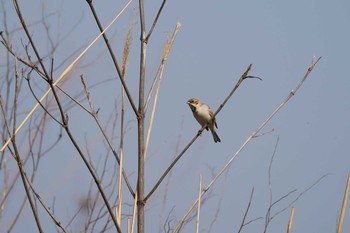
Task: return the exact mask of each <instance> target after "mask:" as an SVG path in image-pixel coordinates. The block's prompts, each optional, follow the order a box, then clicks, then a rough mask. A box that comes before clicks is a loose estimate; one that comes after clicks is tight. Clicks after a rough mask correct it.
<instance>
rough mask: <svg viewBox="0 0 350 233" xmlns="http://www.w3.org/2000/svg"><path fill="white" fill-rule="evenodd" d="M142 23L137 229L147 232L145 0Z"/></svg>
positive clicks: (140, 2)
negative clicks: (145, 193) (145, 189)
mask: <svg viewBox="0 0 350 233" xmlns="http://www.w3.org/2000/svg"><path fill="white" fill-rule="evenodd" d="M139 9H140V25H141V38H140V40H141V51H140V84H139V108H138V117H137V123H138V177H137V193H138V195H137V196H138V199H137V229H138V233H144V232H145V215H144V214H145V201H144V192H145V191H144V188H145V183H144V181H145V180H144V178H145V170H144V168H145V157H144V152H145V140H144V137H145V132H144V131H145V118H144V116H145V113H144V91H145V69H146V46H147V42H146V31H145V17H144V7H143V0H139Z"/></svg>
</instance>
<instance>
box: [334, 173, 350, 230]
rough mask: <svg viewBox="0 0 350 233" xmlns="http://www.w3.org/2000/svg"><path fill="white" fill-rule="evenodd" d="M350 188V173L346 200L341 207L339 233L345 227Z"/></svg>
mask: <svg viewBox="0 0 350 233" xmlns="http://www.w3.org/2000/svg"><path fill="white" fill-rule="evenodd" d="M349 188H350V172H349V174H348V180H347V182H346V187H345V192H344V198H343V204H342V207H341V212H340V218H339V223H338V227H337V233H341V230H342V227H343V221H344V216H345V210H346V206H347V202H348V196H349Z"/></svg>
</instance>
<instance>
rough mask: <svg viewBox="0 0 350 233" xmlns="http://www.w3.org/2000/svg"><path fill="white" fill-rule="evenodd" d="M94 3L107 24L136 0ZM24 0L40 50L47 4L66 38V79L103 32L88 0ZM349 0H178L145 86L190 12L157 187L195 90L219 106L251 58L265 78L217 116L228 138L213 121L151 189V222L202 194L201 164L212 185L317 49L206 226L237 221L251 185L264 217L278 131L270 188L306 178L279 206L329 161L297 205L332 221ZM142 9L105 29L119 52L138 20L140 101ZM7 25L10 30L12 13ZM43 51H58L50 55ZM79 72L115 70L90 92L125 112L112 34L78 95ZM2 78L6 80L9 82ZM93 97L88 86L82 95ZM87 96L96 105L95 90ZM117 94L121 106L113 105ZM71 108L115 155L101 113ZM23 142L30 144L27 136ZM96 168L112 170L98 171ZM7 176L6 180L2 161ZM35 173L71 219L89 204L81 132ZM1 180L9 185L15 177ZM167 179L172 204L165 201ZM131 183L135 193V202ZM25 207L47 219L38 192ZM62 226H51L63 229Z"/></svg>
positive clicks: (157, 145)
mask: <svg viewBox="0 0 350 233" xmlns="http://www.w3.org/2000/svg"><path fill="white" fill-rule="evenodd" d="M4 2H5V3H4V4H3V6H4V8H3V9H2V10H1V19H3V16H4V9H6V10H5V11H6V12H7V17H8V18H7V20H8V22H7V23H8V27H9V29H10V30H11V31H12V30H15V29H18V27H19V20H18V19H17V17H16V16H15V13H14V9H13V6H12V3H10V1H4ZM93 3H94V5H95V8H96V11H97V13H98V14H99V16H100V17H101V21H102V24H103V25H104V26H105V25H107V24H108V23H109V22H110V21H111V20H112V19H113V18H114V17H115V15H117V14H118V12H119V11H120V10H121V8H122V7H123V6H124V4H125V1H111V0H109V1H107V0H106V1H93ZM160 4H161V1H145V7H146V27H147V29H149V28H150V26H151V23H152V20H153V18H154V16H155V14H156V12H157V10H158V7H159V5H160ZM20 5H21V7H22V11H23V14H24V17H25V18H26V19H27V23H28V25H31V24H32V26H31V27H30V32H31V33H32V35H33V38H34V40H35V41H36V42H37V43H38V48H39V50H40V51H41V53H42V54H45V53H46V52H47V50H48V48H49V46H50V43H49V39H50V38H47V36H46V34H45V33H44V32H45V29H44V27H43V26H42V25H40V24H37V23H36V22H37V21H38V20H40V19H41V17H42V15H43V14H44V15H50V16H49V17H48V22H50V23H49V31H50V33H52V35H53V40H56V36H57V34H59V35H60V38H61V39H63V40H62V42H61V44H60V46H59V47H58V48H57V50H56V52H55V54H54V58H55V64H56V67H57V69H56V71H55V77H56V78H57V77H58V75H59V74H60V73H61V72H62V71H63V70H64V69H65V68H66V67H67V65H68V64H69V62H71V61H72V60H73V58H74V57H76V56H77V54H78V53H77V52H78V51H82V49H83V48H84V47H85V46H86V45H87V44H88V43H90V42H91V41H92V40H93V39H94V38H95V37H96V36H97V35H98V28H97V26H96V24H95V22H94V21H93V17H92V14H91V12H90V10H89V7H88V5H87V4H86V1H83V0H81V1H55V3H52V2H51V1H30V3H28V2H27V1H20ZM349 12H350V2H349V1H346V0H335V1H325V0H317V1H316V0H310V1H301V0H296V1H277V0H267V1H258V0H249V1H233V0H219V1H214V0H201V1H198V0H194V1H186V0H177V1H167V3H166V4H165V7H164V10H163V12H162V14H161V16H160V18H159V21H158V24H157V26H156V28H155V30H154V32H153V34H152V37H151V38H150V41H149V43H148V47H147V49H148V50H147V51H148V52H147V68H146V78H147V81H146V87H147V88H149V87H150V85H151V83H152V80H153V78H154V76H155V73H156V71H157V69H158V66H159V64H160V62H161V58H162V54H163V50H164V46H165V43H166V41H167V39H168V38H169V36H170V35H171V33H172V31H173V29H174V28H175V25H176V23H177V22H180V23H181V29H180V31H179V32H178V35H177V37H176V40H175V43H174V45H173V47H172V50H171V53H170V56H169V59H168V61H167V63H166V67H165V70H164V76H163V80H162V83H161V88H160V93H159V100H158V104H157V110H156V115H155V125H154V128H153V130H152V136H151V139H150V146H149V150H148V159H147V164H146V185H145V186H146V192H148V191H149V190H150V189H151V188H152V186H153V185H154V183H155V182H156V180H157V179H158V178H159V177H160V175H161V174H162V172H163V171H164V170H165V169H166V167H167V166H168V164H170V163H171V161H172V158H173V156H174V155H176V154H177V153H178V152H177V151H179V150H182V148H184V146H186V145H187V144H188V142H189V141H190V140H191V139H192V137H193V136H194V135H195V134H196V133H197V130H198V129H199V124H198V123H197V122H196V121H195V119H194V118H193V116H192V113H191V111H190V109H189V107H188V106H187V104H186V101H187V100H188V99H190V98H192V97H196V98H199V99H201V100H202V101H203V102H205V103H207V104H208V105H209V106H210V107H211V108H212V109H213V110H214V111H215V110H216V109H217V108H218V107H219V105H220V104H221V103H222V101H223V100H224V99H225V98H226V96H227V95H228V93H229V92H230V91H231V90H232V88H233V87H234V85H235V83H236V82H237V80H238V79H239V77H240V75H241V74H242V73H243V72H244V71H245V70H246V68H247V67H248V65H249V64H253V68H252V70H251V71H250V73H249V74H250V75H255V76H259V77H261V78H262V79H263V80H262V81H260V80H257V79H251V80H246V81H244V83H243V84H242V85H241V86H240V87H239V89H238V91H237V92H236V93H235V94H234V95H233V97H232V98H231V99H230V100H229V102H228V103H227V105H226V106H225V107H224V109H223V110H222V111H221V112H220V113H219V114H218V115H217V123H218V126H219V128H218V130H217V132H218V134H219V136H220V138H221V140H222V143H217V144H215V143H214V142H213V140H212V137H211V135H210V133H208V132H206V131H205V132H203V134H202V136H201V137H200V138H198V140H197V141H196V142H195V143H194V145H193V146H192V147H191V148H190V149H189V150H188V151H187V153H186V154H185V155H184V157H183V158H182V159H181V160H180V161H179V162H178V164H177V165H176V166H175V167H174V169H173V171H172V174H171V179H170V180H169V182H168V180H167V179H166V180H165V183H168V185H165V183H164V184H163V185H161V186H160V188H159V189H158V190H157V191H156V192H155V194H154V195H153V196H152V197H151V198H150V199H149V201H148V202H147V206H146V207H147V208H146V209H147V211H146V232H158V231H159V229H161V230H163V225H162V224H164V223H163V222H162V223H160V221H161V220H160V219H162V220H163V221H164V220H165V218H166V217H167V216H168V215H169V219H171V220H172V221H171V225H172V224H176V223H177V221H178V220H179V219H181V218H182V216H183V215H184V214H185V212H186V211H187V209H188V208H189V206H190V205H191V204H192V203H193V201H194V200H195V199H196V197H197V191H198V180H199V175H200V174H202V176H203V185H206V184H208V182H209V181H210V180H211V178H212V176H213V174H216V173H217V172H218V171H220V169H221V168H222V167H223V166H224V165H225V164H226V162H227V161H228V160H229V159H230V158H231V157H232V156H233V154H234V153H235V152H236V150H237V149H238V148H239V146H240V145H241V144H242V143H243V142H244V141H245V140H246V139H247V138H248V137H249V135H250V134H251V133H252V132H253V131H254V130H255V129H256V128H257V127H258V126H259V125H260V124H261V123H262V122H263V121H264V120H265V119H266V118H267V116H269V115H270V113H271V112H272V111H273V110H274V109H275V108H276V107H277V106H278V105H279V104H280V103H281V102H282V101H283V99H284V98H285V97H286V96H287V95H288V94H289V93H290V91H291V90H292V89H293V88H295V86H296V85H297V84H298V82H299V81H300V80H301V79H302V77H303V75H304V74H305V72H306V70H307V68H308V66H309V65H310V63H311V60H312V57H313V56H322V59H321V60H320V61H319V63H318V64H317V65H316V67H315V69H314V70H313V71H312V73H311V74H310V76H309V78H308V80H307V81H306V82H305V83H304V85H303V86H302V87H301V89H300V90H299V92H298V93H297V94H296V95H295V96H294V97H293V98H292V99H291V100H290V101H289V102H288V103H287V104H286V105H285V106H284V107H283V108H282V110H281V111H280V112H279V113H278V114H277V115H276V116H275V118H273V119H272V121H270V122H269V123H268V124H267V126H266V127H265V128H264V129H263V130H262V133H266V132H270V131H271V130H272V129H273V132H270V133H267V134H265V135H263V136H260V137H257V138H255V139H253V140H252V141H251V142H250V143H249V144H248V145H247V147H245V149H244V150H243V151H242V152H241V153H240V154H239V156H238V157H237V158H236V159H235V160H234V162H233V163H232V166H231V167H230V168H229V170H228V171H227V172H226V173H225V174H224V175H223V176H222V177H221V178H220V179H219V180H218V182H217V183H216V184H215V185H214V186H213V188H212V190H211V191H210V192H209V194H208V196H207V197H208V198H207V199H206V201H205V202H204V203H203V205H202V211H201V221H200V232H237V231H238V228H239V226H240V224H241V221H242V218H243V215H244V212H245V209H246V206H247V203H248V200H249V196H250V192H251V190H252V188H253V187H254V196H253V201H252V204H251V209H250V211H249V213H248V215H247V221H249V220H252V219H255V218H259V217H263V218H265V215H266V211H267V210H268V206H269V200H270V199H269V198H270V196H269V183H268V177H269V174H268V171H269V164H270V160H271V156H272V154H273V152H274V149H275V145H276V142H277V140H278V138H279V142H278V145H277V149H276V153H275V157H274V160H273V164H272V169H271V181H272V183H271V184H272V198H273V200H272V201H277V200H278V199H279V198H281V197H283V196H284V195H286V194H287V193H289V192H290V191H293V190H296V191H295V192H293V193H292V194H291V195H289V196H288V197H287V198H285V199H283V200H282V201H280V202H278V204H277V205H276V206H274V208H273V209H272V215H273V214H274V213H277V212H278V211H279V210H281V209H284V208H285V207H288V206H289V204H290V203H291V202H292V201H293V200H294V199H295V198H297V197H298V195H299V194H301V193H303V191H305V190H306V189H308V188H309V187H310V186H311V185H312V184H313V183H314V182H316V181H317V180H318V179H319V178H320V177H322V176H324V175H325V174H329V175H328V176H326V177H325V178H323V179H322V180H321V181H320V182H319V183H318V184H317V185H316V186H314V187H313V188H312V189H310V190H308V191H307V192H305V193H303V195H302V196H301V197H300V198H299V199H298V200H297V202H295V203H294V204H293V205H292V206H293V207H295V215H294V221H293V232H318V233H323V232H324V233H326V232H334V231H335V229H336V222H337V219H338V216H339V213H340V208H341V203H342V198H343V193H344V189H345V184H346V179H347V175H348V172H349V170H350V143H349V142H350V141H349V139H348V136H349V135H350V123H349V119H350V101H349V100H350V75H349V71H348V65H349V64H350V63H349V61H350V60H349V54H350V46H349V41H350V30H348V28H349V25H350V14H349ZM137 14H138V9H137V2H136V1H135V2H133V3H132V4H131V5H130V7H129V8H128V9H127V11H126V12H125V13H124V14H123V15H122V16H121V18H120V20H118V21H117V22H116V23H115V24H114V25H113V26H112V28H111V29H110V30H109V32H108V36H109V38H110V41H111V43H112V45H113V48H114V49H115V51H116V54H117V57H118V59H119V60H120V61H121V54H122V49H123V45H124V38H125V35H126V33H127V31H128V29H129V26H130V25H131V24H132V21H133V19H136V23H135V26H134V32H133V35H132V44H131V54H130V59H129V62H128V70H127V74H126V77H125V79H126V83H127V84H128V86H129V89H130V91H131V93H132V96H133V97H134V99H135V101H136V100H137V94H138V74H139V70H138V69H139V48H140V45H139V37H140V32H139V28H140V24H139V18H138V15H137ZM135 15H136V17H135ZM72 28H74V30H73V31H72ZM0 30H4V29H3V20H1V26H0ZM21 40H22V41H24V43H26V41H27V39H26V38H25V37H24V35H23V34H20V33H15V35H14V37H13V38H12V44H13V47H14V48H15V50H16V51H22V52H21V54H24V53H23V48H22V45H21ZM4 53H5V50H4V48H3V47H1V48H0V63H1V65H3V64H5V56H4ZM33 57H34V55H33ZM67 58H68V60H67ZM46 63H47V64H49V62H48V60H46ZM61 64H62V65H61ZM2 74H3V72H1V75H2ZM80 74H83V75H84V77H85V81H86V83H87V84H88V85H89V86H92V85H94V84H96V83H100V82H102V81H104V83H103V84H100V85H97V86H95V87H91V89H90V92H91V97H92V99H93V101H94V106H95V108H96V109H100V110H99V116H100V118H101V121H102V122H103V125H107V123H108V120H109V118H110V115H111V114H115V111H116V112H118V114H119V113H120V101H121V92H120V82H119V80H118V79H117V76H116V73H115V70H114V68H113V66H112V63H111V59H110V57H109V55H108V53H107V50H106V47H105V45H104V43H103V41H102V40H101V41H99V42H98V43H97V44H96V45H95V46H94V47H93V48H92V49H91V51H89V52H88V53H87V54H86V56H84V57H83V59H82V61H81V62H80V63H79V64H78V66H77V67H76V69H75V70H74V72H72V73H71V74H70V75H69V77H68V80H69V81H67V82H66V83H65V84H64V85H63V84H62V86H63V87H64V88H65V90H67V91H69V92H70V93H71V94H72V95H75V94H78V93H80V92H81V91H82V90H83V89H82V86H81V84H80V81H79V75H80ZM1 82H2V81H1ZM40 83H41V82H39V81H37V86H36V88H37V90H38V91H39V90H40V89H45V88H46V86H45V85H43V84H40ZM24 84H25V83H24ZM24 84H23V88H24V90H25V91H24V92H26V93H27V95H25V94H23V96H21V98H22V99H21V109H20V111H21V112H25V111H28V109H30V108H31V107H32V106H33V105H34V103H35V100H34V99H33V97H32V96H31V95H29V94H28V87H27V85H24ZM2 88H3V87H2ZM3 91H4V89H1V92H2V93H1V94H2V95H3ZM147 92H148V91H147ZM39 93H40V92H39ZM83 97H84V96H82V98H80V99H81V100H83V99H84V98H83ZM136 102H137V101H136ZM65 103H66V105H65V106H69V103H68V99H66V102H65ZM83 103H84V104H85V105H86V106H88V104H87V102H86V101H85V102H84V101H83ZM116 106H117V108H118V109H117V110H114V109H115V107H116ZM40 111H42V110H40ZM53 111H54V110H53ZM67 112H68V114H69V119H70V124H71V125H72V131H73V133H74V135H75V136H76V137H77V138H78V142H79V143H80V144H81V145H82V147H83V148H84V150H86V145H87V146H88V148H89V152H90V153H91V157H92V160H93V161H96V162H97V161H99V157H101V156H105V154H106V152H105V151H106V146H105V144H104V143H103V142H102V139H101V137H102V136H101V135H100V134H99V133H98V132H99V131H98V130H97V127H96V124H95V122H94V121H93V120H92V119H91V117H89V116H88V115H87V114H86V113H85V112H84V111H82V110H81V109H80V108H79V107H76V106H75V107H73V108H69V109H68V108H67ZM56 113H57V112H56ZM148 116H149V115H148ZM22 117H24V116H22ZM126 117H127V122H128V125H127V129H126V138H125V141H126V142H125V149H124V150H125V152H124V153H125V170H126V171H127V173H128V174H131V175H130V180H131V183H132V185H133V186H135V184H136V176H135V174H134V172H135V171H136V169H137V164H136V152H137V148H136V146H135V145H136V140H137V137H136V130H137V125H136V123H137V121H136V118H135V116H134V115H133V112H132V109H131V107H130V105H128V104H127V107H126ZM147 119H149V118H147ZM117 122H118V123H117V126H116V128H115V130H116V132H117V134H118V133H119V130H120V128H119V115H118V120H117ZM50 127H51V128H50V134H48V135H47V139H46V140H47V141H46V143H47V144H48V145H50V142H51V143H52V142H53V141H55V140H56V139H57V135H58V133H59V128H58V126H57V124H55V123H54V122H53V121H51V122H50ZM108 127H109V128H108ZM108 127H107V132H108V133H109V134H110V135H111V134H112V129H110V127H112V124H111V123H109V125H108ZM24 144H25V143H24ZM113 144H114V145H115V147H116V148H118V145H119V137H117V136H115V137H114V138H113ZM47 147H48V146H47ZM22 150H24V151H25V150H26V145H23V147H22ZM6 156H7V159H8V160H11V159H12V157H11V156H10V154H9V153H8V151H7V154H6ZM109 156H111V155H109ZM12 162H13V161H12ZM114 165H115V164H114V160H113V159H111V160H110V164H108V166H107V167H108V169H109V170H108V172H110V173H108V172H107V173H108V174H109V175H113V174H112V170H113V169H112V167H113V166H114ZM100 166H101V165H100ZM13 168H14V169H15V167H13ZM100 168H101V167H100ZM13 174H15V170H14V171H13ZM98 174H99V175H101V170H100V171H99V173H98ZM0 178H1V182H3V180H4V176H3V173H1V174H0ZM35 184H36V185H37V189H38V191H39V193H40V194H41V195H42V197H43V198H44V199H45V201H46V202H47V203H49V204H51V203H53V200H54V199H55V203H56V205H55V213H56V215H57V216H58V218H59V219H60V221H61V222H62V223H63V224H67V222H68V221H69V219H70V217H71V216H73V215H74V213H75V211H77V209H78V207H79V206H78V204H77V202H78V200H80V199H82V198H84V197H86V195H87V194H86V193H87V192H88V189H89V187H90V186H89V185H90V176H89V174H88V173H87V171H86V168H85V167H84V166H83V165H82V164H81V160H80V158H79V157H78V155H77V154H76V152H75V150H74V149H73V148H72V146H71V144H70V142H69V141H68V140H67V139H62V141H61V142H60V143H59V144H58V145H57V147H56V148H55V149H54V150H52V151H51V152H50V153H49V154H48V155H46V156H45V158H44V159H43V160H42V161H41V165H40V168H39V171H38V175H37V177H36V181H35ZM77 184H79V185H78V186H79V187H78V188H77ZM17 185H18V186H17V188H16V194H15V195H14V196H13V197H12V199H11V202H10V204H13V205H14V206H16V207H18V202H19V203H20V201H21V200H22V198H23V188H22V187H21V184H20V182H18V183H17ZM0 188H1V189H4V185H1V186H0ZM166 192H167V199H166V204H165V205H164V206H163V198H164V195H165V193H166ZM125 193H126V194H125V195H126V199H125V202H126V203H131V200H130V198H128V195H127V192H126V191H125ZM14 203H15V204H14ZM10 204H9V205H10ZM7 208H10V207H9V206H7ZM13 209H14V210H17V209H16V208H13ZM11 211H12V210H9V209H7V211H6V212H5V213H6V214H7V215H4V216H5V217H4V218H3V219H2V221H1V224H0V229H1V230H0V231H3V230H6V229H7V225H6V220H7V218H9V219H11V217H13V215H11V214H13V213H12V212H11ZM290 211H291V206H289V207H288V208H287V209H286V210H285V211H284V212H283V213H281V214H280V215H278V216H276V217H275V218H274V219H273V220H272V222H271V224H270V225H269V228H268V231H267V232H285V230H286V227H287V224H288V219H289V214H290ZM125 214H130V208H126V209H125ZM43 215H44V214H43ZM8 216H10V217H8ZM161 216H162V217H161ZM21 218H22V222H21V223H19V224H18V225H17V227H16V228H15V229H14V231H13V232H23V231H24V230H26V232H36V228H35V225H34V220H33V218H32V216H31V212H30V209H29V206H28V205H27V206H26V211H25V213H24V214H23V215H22V217H21ZM43 218H44V222H45V221H47V222H50V224H51V223H52V222H51V221H50V220H49V219H48V218H47V217H46V216H45V217H43ZM345 220H346V221H345V222H344V225H343V232H350V207H348V208H347V215H346V216H345ZM123 221H124V222H123V224H122V228H123V229H125V227H126V221H125V220H123ZM78 223H79V220H77V222H76V223H75V224H73V226H71V228H70V229H71V230H72V231H73V232H78V231H79V230H81V229H82V228H80V226H79V224H78ZM264 224H265V220H264V219H260V220H257V221H254V222H253V223H251V224H249V225H247V226H246V227H245V228H244V230H243V231H242V232H263V229H264ZM52 225H53V224H51V225H49V226H48V229H50V230H53V229H54V228H53V226H52ZM28 229H32V231H30V230H29V231H28ZM194 230H195V221H194V220H192V222H190V223H188V224H187V225H186V226H185V228H184V229H183V232H194ZM48 232H49V231H48ZM110 232H113V231H110Z"/></svg>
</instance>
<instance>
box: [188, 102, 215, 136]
mask: <svg viewBox="0 0 350 233" xmlns="http://www.w3.org/2000/svg"><path fill="white" fill-rule="evenodd" d="M187 104H188V106H190V108H191V110H192V113H193V116H194V118H196V120H197V121H198V123H199V124H200V125H201V126H202V127H203V126H204V125H207V127H206V130H208V129H210V132H211V134H212V135H213V138H214V142H221V140H220V138H219V136H218V135H217V133H216V132H215V128H214V126H215V127H216V128H218V125H217V124H216V120H215V118H214V119H213V116H214V113H213V112H212V111H211V110H210V108H209V106H208V105H206V104H205V103H203V102H201V101H200V100H198V99H195V98H192V99H189V100H188V101H187Z"/></svg>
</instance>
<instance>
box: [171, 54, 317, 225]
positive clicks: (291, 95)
mask: <svg viewBox="0 0 350 233" xmlns="http://www.w3.org/2000/svg"><path fill="white" fill-rule="evenodd" d="M320 59H321V57H313V58H312V62H311V64H310V66H309V67H308V69H307V71H306V73H305V75H304V77H303V78H302V80H301V81H300V82H299V83H298V85H297V86H296V87H295V89H293V90H292V91H291V92H290V93H289V95H288V96H287V97H286V98H285V99H284V100H283V101H282V103H281V104H280V105H279V106H278V107H277V108H276V109H275V110H274V111H273V112H272V113H271V114H270V116H269V117H267V119H266V120H265V121H264V122H263V123H262V124H261V125H260V126H259V127H258V128H257V129H256V130H255V131H254V132H253V133H252V134H251V135H250V136H249V137H248V138H247V140H246V141H245V142H244V143H243V144H242V145H241V146H240V147H239V148H238V150H237V151H236V152H235V153H234V154H233V156H232V157H231V158H230V159H229V160H228V161H227V163H226V164H225V165H224V166H223V168H222V169H221V170H220V171H219V172H218V173H217V175H216V176H215V177H214V178H213V179H212V180H211V181H210V182H209V184H208V185H207V186H206V187H205V188H204V189H203V191H202V193H201V197H203V196H204V195H205V194H206V192H207V191H208V190H209V189H210V188H211V187H212V186H213V185H214V183H215V182H216V181H217V180H218V179H219V177H221V175H222V174H223V173H224V172H225V171H226V170H227V169H228V168H229V166H230V165H231V164H232V162H233V160H234V159H235V158H236V157H237V156H238V154H239V153H240V152H241V151H242V150H243V148H244V147H245V146H246V145H247V144H248V143H249V142H250V141H251V140H252V139H253V138H254V137H255V136H256V135H257V134H258V133H259V132H260V131H261V130H262V129H263V128H264V127H265V125H266V124H267V123H268V122H269V121H270V120H271V119H272V118H273V117H274V116H275V115H276V113H277V112H278V111H279V110H280V109H281V108H282V107H283V106H284V105H285V104H286V103H287V102H288V101H289V100H290V99H291V98H292V97H293V96H294V95H295V94H296V92H297V91H298V90H299V88H300V87H301V86H302V84H303V83H304V82H305V80H306V79H307V77H308V76H309V74H310V73H311V71H312V70H313V68H314V67H315V65H316V64H317V62H318V61H319V60H320ZM225 101H226V100H225ZM220 106H221V105H220ZM218 110H220V108H219V109H218ZM218 110H217V111H216V112H215V113H217V112H218ZM198 201H199V199H198V198H197V200H195V201H194V203H193V204H192V206H191V207H190V208H189V209H188V211H187V212H186V214H185V215H184V216H183V218H182V219H181V220H180V222H179V223H178V224H177V226H176V227H175V230H174V232H179V231H180V229H181V227H182V225H183V223H184V221H185V220H186V218H187V217H188V215H189V214H190V213H191V212H192V210H193V209H194V207H195V206H196V205H197V203H198Z"/></svg>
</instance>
